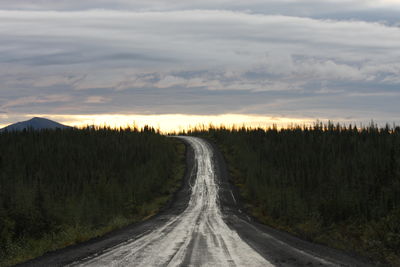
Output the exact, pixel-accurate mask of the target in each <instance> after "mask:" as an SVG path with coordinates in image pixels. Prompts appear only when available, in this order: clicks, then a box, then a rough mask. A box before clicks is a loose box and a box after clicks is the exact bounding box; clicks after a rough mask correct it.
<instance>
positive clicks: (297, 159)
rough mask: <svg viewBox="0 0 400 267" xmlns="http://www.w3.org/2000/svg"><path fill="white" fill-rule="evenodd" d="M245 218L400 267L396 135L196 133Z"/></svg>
mask: <svg viewBox="0 0 400 267" xmlns="http://www.w3.org/2000/svg"><path fill="white" fill-rule="evenodd" d="M189 134H194V135H198V136H203V137H206V138H209V139H211V140H213V141H214V142H215V143H216V144H218V145H219V146H220V148H221V150H222V152H223V154H224V156H225V158H226V160H227V162H228V165H229V167H230V172H231V176H232V177H233V178H232V179H233V182H234V183H235V184H236V185H237V186H238V187H239V189H240V192H241V194H242V197H243V199H244V200H245V202H246V203H247V205H248V209H249V211H250V212H251V213H252V214H253V215H254V216H255V217H256V218H258V219H259V220H260V221H262V222H264V223H266V224H269V225H271V226H273V227H275V228H279V229H282V230H285V231H288V232H291V233H294V234H296V235H299V236H301V237H302V238H306V239H308V240H312V241H316V242H319V243H323V244H327V245H330V246H333V247H336V248H340V249H344V250H348V251H351V252H357V253H358V254H362V255H365V256H367V257H371V258H373V259H375V260H378V261H381V262H382V261H383V262H386V263H389V264H391V265H396V266H399V265H400V128H399V127H389V126H387V127H385V128H378V127H377V126H375V125H374V124H371V125H370V126H368V127H362V128H357V127H355V126H347V127H346V126H340V125H334V124H332V123H329V124H327V125H322V124H321V123H316V124H315V125H314V126H312V127H306V126H303V127H291V128H287V129H281V130H278V129H276V127H273V128H270V129H267V130H263V129H257V130H254V129H253V130H251V129H246V128H238V129H225V128H219V129H218V128H210V129H202V130H201V129H197V130H194V131H192V132H189Z"/></svg>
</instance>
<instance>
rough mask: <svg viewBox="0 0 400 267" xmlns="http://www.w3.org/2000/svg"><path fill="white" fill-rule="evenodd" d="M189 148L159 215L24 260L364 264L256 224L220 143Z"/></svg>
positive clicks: (193, 142) (193, 141)
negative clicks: (178, 182) (181, 174)
mask: <svg viewBox="0 0 400 267" xmlns="http://www.w3.org/2000/svg"><path fill="white" fill-rule="evenodd" d="M179 138H181V139H182V140H183V141H184V142H185V143H186V144H187V145H189V147H190V150H191V153H190V154H191V161H190V162H189V163H188V164H189V166H190V168H189V172H188V173H187V175H186V176H187V178H186V186H184V187H183V188H182V189H181V192H180V193H178V195H177V197H176V199H175V201H174V202H175V203H174V204H172V205H171V207H170V208H169V209H166V210H165V211H163V212H161V214H160V215H158V216H156V217H155V218H153V219H150V220H148V221H147V222H144V223H142V224H139V225H134V226H132V227H131V228H128V229H125V230H121V231H120V232H116V233H114V234H110V235H109V236H106V237H104V238H100V240H97V241H96V240H94V241H90V242H88V243H87V244H82V245H78V246H75V247H72V248H67V249H65V250H64V251H63V250H62V251H60V252H55V253H53V254H51V253H50V254H49V255H45V256H44V257H42V258H39V259H37V260H34V261H32V262H29V263H27V264H26V265H28V266H37V265H68V266H369V265H368V263H366V262H365V261H362V260H360V259H358V258H355V257H352V256H349V255H347V254H345V253H342V252H340V251H337V250H334V249H330V248H327V247H324V246H320V245H316V244H313V243H309V242H306V241H303V240H300V239H298V238H295V237H293V236H291V235H289V234H286V233H283V232H280V231H277V230H274V229H272V228H269V227H267V226H264V225H261V224H259V223H257V222H256V221H254V220H253V219H252V218H251V217H249V216H248V215H246V214H245V212H243V208H242V206H241V204H240V203H238V199H239V197H238V194H237V191H236V190H235V188H233V187H232V185H231V184H230V183H229V181H228V173H227V171H226V166H225V162H224V160H223V158H222V156H221V154H220V153H219V152H218V150H217V149H216V148H215V147H214V146H213V145H211V144H210V143H208V142H207V141H205V140H203V139H200V138H196V137H179Z"/></svg>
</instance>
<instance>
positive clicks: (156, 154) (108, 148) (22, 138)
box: [0, 127, 185, 266]
mask: <svg viewBox="0 0 400 267" xmlns="http://www.w3.org/2000/svg"><path fill="white" fill-rule="evenodd" d="M184 151H185V148H184V145H183V144H182V143H180V142H178V141H176V140H175V139H173V138H167V137H165V136H162V135H160V134H158V133H156V132H155V130H154V129H152V128H148V127H145V128H144V129H141V130H138V129H130V128H128V129H120V130H111V129H108V128H97V129H94V128H86V129H83V130H77V129H68V130H42V131H33V130H32V131H31V130H28V131H27V130H24V131H22V132H2V133H0V266H1V265H9V264H13V263H16V262H18V261H21V260H26V259H28V258H30V257H35V256H38V255H40V254H42V253H44V252H45V251H49V250H53V249H57V248H60V247H64V246H67V245H70V244H73V243H76V242H80V241H84V240H87V239H89V238H91V237H94V236H97V235H101V234H103V233H105V232H107V231H110V230H112V229H115V228H118V227H121V226H123V225H126V224H129V223H131V222H135V221H139V220H142V219H144V218H146V217H148V216H151V215H153V214H154V213H156V212H157V210H158V209H159V208H160V207H161V206H162V205H163V203H165V202H166V201H167V199H168V198H169V197H170V196H171V194H172V193H173V192H174V191H176V189H177V188H178V187H179V186H180V183H181V178H182V177H183V171H184V164H185V162H184Z"/></svg>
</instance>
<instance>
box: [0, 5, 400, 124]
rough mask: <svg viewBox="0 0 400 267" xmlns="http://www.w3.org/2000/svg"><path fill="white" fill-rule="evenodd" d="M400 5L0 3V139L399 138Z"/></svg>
mask: <svg viewBox="0 0 400 267" xmlns="http://www.w3.org/2000/svg"><path fill="white" fill-rule="evenodd" d="M399 103H400V0H324V1H321V0H246V1H228V0H212V1H211V0H202V1H197V0H168V1H161V0H146V1H137V0H112V1H111V0H58V1H54V0H18V1H15V0H1V1H0V127H1V126H5V125H7V124H10V123H13V122H16V121H20V120H25V119H29V118H30V117H32V116H36V115H40V116H43V117H47V118H50V119H55V120H58V121H60V122H63V123H66V124H69V125H82V124H87V123H88V124H92V123H95V124H109V125H111V126H119V125H126V124H131V123H133V122H135V123H136V124H139V125H140V124H144V123H147V124H150V125H153V126H159V127H161V128H163V129H168V130H169V129H177V128H179V127H187V126H188V125H194V124H207V123H214V124H220V123H225V124H238V125H241V124H245V125H250V126H264V125H269V124H272V123H276V124H289V123H302V122H304V123H309V122H314V121H316V120H320V121H325V120H332V121H335V122H344V123H368V122H370V121H371V120H374V121H375V122H378V123H385V122H388V123H397V124H400V117H399V115H400V104H399Z"/></svg>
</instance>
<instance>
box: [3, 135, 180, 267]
mask: <svg viewBox="0 0 400 267" xmlns="http://www.w3.org/2000/svg"><path fill="white" fill-rule="evenodd" d="M172 142H174V144H175V146H176V148H177V152H178V153H177V155H178V157H177V158H176V160H175V163H174V166H173V167H172V168H173V172H174V173H173V176H172V177H171V178H170V179H169V180H168V182H167V183H166V184H165V186H164V188H162V189H161V190H160V192H161V193H160V195H159V196H157V197H156V198H154V199H152V200H151V201H149V202H146V203H144V204H143V205H141V206H140V207H138V208H136V209H135V210H134V212H133V213H132V214H127V216H126V217H125V216H117V217H114V218H112V219H111V221H109V222H108V223H107V224H106V225H99V226H98V227H96V228H89V227H84V226H81V225H63V226H61V227H60V230H59V231H58V232H57V233H49V234H46V235H44V236H42V237H41V238H40V239H35V240H33V239H27V238H22V239H20V240H19V241H18V242H13V243H10V244H8V248H7V255H0V267H3V266H12V265H15V264H18V263H22V262H25V261H27V260H30V259H34V258H36V257H39V256H41V255H43V254H45V253H46V252H50V251H54V250H58V249H61V248H64V247H67V246H70V245H74V244H78V243H81V242H85V241H88V240H90V239H92V238H95V237H100V236H103V235H105V234H107V233H109V232H111V231H114V230H117V229H120V228H122V227H125V226H127V225H129V224H132V223H137V222H140V221H144V220H147V219H149V218H150V217H152V216H154V215H156V214H157V213H158V212H159V211H160V209H161V208H162V207H163V206H164V205H166V203H167V202H168V201H170V199H171V198H172V196H173V194H174V193H175V192H176V191H177V190H178V189H179V188H180V187H181V185H182V181H183V175H184V172H185V168H186V163H185V152H186V149H185V145H184V144H183V143H182V142H181V141H179V140H177V139H173V140H172Z"/></svg>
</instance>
